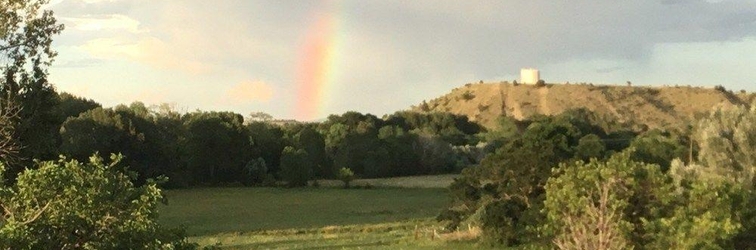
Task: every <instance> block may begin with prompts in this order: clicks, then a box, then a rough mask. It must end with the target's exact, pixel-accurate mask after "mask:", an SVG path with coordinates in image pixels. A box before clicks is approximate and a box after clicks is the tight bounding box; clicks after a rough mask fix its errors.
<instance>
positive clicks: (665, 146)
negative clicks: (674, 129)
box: [630, 130, 688, 172]
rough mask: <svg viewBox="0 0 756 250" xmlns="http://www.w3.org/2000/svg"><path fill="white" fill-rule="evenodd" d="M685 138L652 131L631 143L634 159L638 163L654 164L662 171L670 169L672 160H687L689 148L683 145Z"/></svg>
mask: <svg viewBox="0 0 756 250" xmlns="http://www.w3.org/2000/svg"><path fill="white" fill-rule="evenodd" d="M682 141H683V138H676V136H675V135H674V134H671V133H667V132H662V131H659V130H651V131H648V132H646V133H643V134H641V135H639V136H638V137H635V139H633V140H632V142H631V143H630V147H632V148H634V149H635V151H634V152H633V155H632V158H633V160H636V161H643V162H647V163H654V164H658V165H659V166H661V169H662V171H664V172H666V171H667V170H668V169H669V166H670V163H671V162H672V160H674V159H676V158H679V159H687V155H688V147H686V146H687V145H685V144H683V142H682Z"/></svg>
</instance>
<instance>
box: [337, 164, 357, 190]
mask: <svg viewBox="0 0 756 250" xmlns="http://www.w3.org/2000/svg"><path fill="white" fill-rule="evenodd" d="M337 177H338V178H339V180H341V181H342V182H344V188H349V183H350V182H352V180H354V172H352V170H351V169H348V168H341V169H339V173H338V175H337Z"/></svg>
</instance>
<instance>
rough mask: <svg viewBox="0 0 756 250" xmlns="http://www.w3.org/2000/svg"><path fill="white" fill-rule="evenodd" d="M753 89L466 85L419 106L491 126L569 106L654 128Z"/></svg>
mask: <svg viewBox="0 0 756 250" xmlns="http://www.w3.org/2000/svg"><path fill="white" fill-rule="evenodd" d="M755 99H756V95H755V94H752V93H750V94H749V93H743V92H740V91H738V92H731V91H721V90H716V89H711V88H701V87H683V86H679V87H629V86H592V85H587V84H561V83H560V84H547V85H546V86H543V87H536V86H535V85H523V84H520V85H514V84H511V83H480V84H466V85H465V86H463V87H460V88H455V89H454V90H452V92H451V93H449V94H446V95H444V96H441V97H439V98H436V99H433V100H431V101H429V102H427V105H424V104H421V105H418V106H416V107H413V109H414V110H416V111H441V112H451V113H455V114H461V115H466V116H468V117H469V118H470V119H471V120H474V121H478V122H479V123H481V124H482V125H484V126H486V127H489V128H490V127H493V126H494V125H495V122H496V119H497V117H499V116H501V115H507V116H510V117H514V118H515V119H518V120H522V119H524V118H527V117H530V116H532V115H535V114H544V115H556V114H559V113H561V112H563V111H565V110H567V109H573V108H587V109H589V110H591V111H594V112H596V113H598V114H599V115H602V116H612V117H615V118H616V120H617V121H618V122H623V123H634V124H645V125H647V126H648V127H649V128H659V127H678V128H680V127H684V126H686V125H687V124H688V122H689V121H690V120H691V118H694V117H696V116H697V115H700V114H704V113H706V112H708V111H709V110H711V108H712V107H714V106H715V105H719V104H723V105H733V104H749V103H751V102H752V101H754V100H755Z"/></svg>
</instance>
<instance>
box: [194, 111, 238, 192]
mask: <svg viewBox="0 0 756 250" xmlns="http://www.w3.org/2000/svg"><path fill="white" fill-rule="evenodd" d="M183 119H184V126H185V127H186V137H185V141H184V142H183V143H184V147H183V150H184V151H183V155H182V159H183V160H184V162H186V164H187V166H188V168H189V169H190V171H191V172H192V173H193V176H195V178H196V179H195V180H194V181H195V182H209V183H221V182H235V181H241V180H240V179H239V178H240V177H243V176H244V175H242V174H241V173H242V171H243V169H244V166H245V165H246V163H247V162H249V160H250V159H252V158H253V157H252V155H251V151H252V150H251V143H250V139H249V134H248V131H247V130H246V129H245V128H244V126H243V124H242V123H243V118H242V116H241V115H239V114H234V113H230V112H201V113H199V112H198V113H193V114H188V115H186V116H185V117H184V118H183ZM200 177H201V178H200Z"/></svg>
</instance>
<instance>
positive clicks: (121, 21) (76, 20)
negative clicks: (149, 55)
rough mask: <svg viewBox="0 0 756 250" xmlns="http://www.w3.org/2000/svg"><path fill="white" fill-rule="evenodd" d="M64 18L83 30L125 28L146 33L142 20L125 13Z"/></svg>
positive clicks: (74, 26)
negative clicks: (141, 26)
mask: <svg viewBox="0 0 756 250" xmlns="http://www.w3.org/2000/svg"><path fill="white" fill-rule="evenodd" d="M62 20H63V21H64V22H66V23H69V24H72V25H70V26H73V28H74V29H76V30H81V31H104V30H116V31H117V30H124V31H127V32H130V33H144V32H147V30H146V29H142V28H140V27H139V26H140V22H139V21H137V20H134V19H133V18H131V17H128V16H125V15H119V14H114V15H99V16H85V17H64V18H62Z"/></svg>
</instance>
